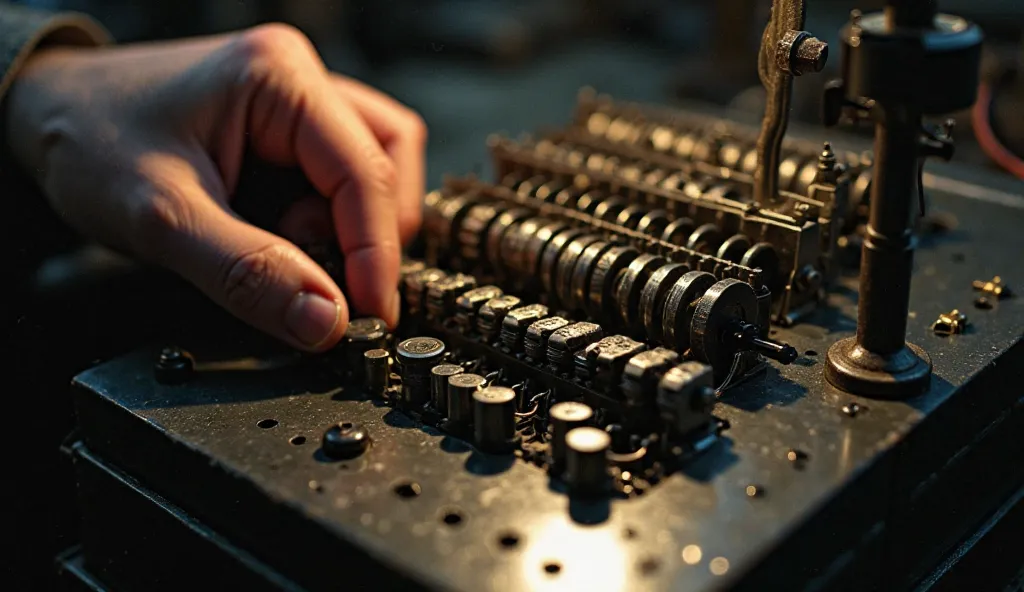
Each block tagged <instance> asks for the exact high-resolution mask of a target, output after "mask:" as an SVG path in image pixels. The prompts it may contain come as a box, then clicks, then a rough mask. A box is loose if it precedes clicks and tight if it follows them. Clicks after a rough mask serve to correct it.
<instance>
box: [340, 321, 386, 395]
mask: <svg viewBox="0 0 1024 592" xmlns="http://www.w3.org/2000/svg"><path fill="white" fill-rule="evenodd" d="M387 336H388V326H387V323H385V322H384V321H382V320H381V319H377V318H373V317H366V318H362V319H354V320H352V322H350V323H349V324H348V328H347V329H346V330H345V337H344V338H343V341H342V347H343V348H344V349H345V362H346V364H347V366H348V368H349V370H350V371H351V373H352V379H353V380H355V381H361V380H363V379H364V378H366V376H365V374H364V371H365V367H364V363H363V354H365V353H366V352H368V351H370V350H371V349H384V348H386V347H387V345H388V342H387Z"/></svg>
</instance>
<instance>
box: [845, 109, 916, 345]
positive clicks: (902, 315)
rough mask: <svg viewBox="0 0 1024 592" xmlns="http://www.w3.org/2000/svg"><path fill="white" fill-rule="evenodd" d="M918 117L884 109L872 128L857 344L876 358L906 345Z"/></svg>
mask: <svg viewBox="0 0 1024 592" xmlns="http://www.w3.org/2000/svg"><path fill="white" fill-rule="evenodd" d="M920 126H921V116H920V115H918V114H916V113H915V114H910V113H907V112H906V111H902V112H901V111H900V110H896V109H889V110H886V112H885V115H884V121H883V122H880V123H878V124H877V125H876V126H875V159H876V160H875V162H877V163H879V164H880V166H877V167H875V173H874V174H875V177H874V182H873V183H872V188H871V210H870V214H869V217H868V228H867V233H866V234H867V235H866V237H865V239H864V247H863V255H862V257H863V262H862V265H861V276H860V296H859V299H858V307H857V343H858V344H859V345H861V346H863V347H864V348H865V349H866V350H868V351H870V352H872V353H876V354H882V355H886V354H891V353H895V352H897V351H899V350H900V349H902V348H903V347H904V340H905V336H906V332H907V312H908V309H909V304H910V276H911V267H912V266H913V257H914V243H915V239H914V232H913V224H912V221H911V216H912V213H913V211H914V209H913V208H914V204H915V202H916V201H915V200H916V199H917V165H918V158H919V156H918V154H919V147H918V135H919V130H920Z"/></svg>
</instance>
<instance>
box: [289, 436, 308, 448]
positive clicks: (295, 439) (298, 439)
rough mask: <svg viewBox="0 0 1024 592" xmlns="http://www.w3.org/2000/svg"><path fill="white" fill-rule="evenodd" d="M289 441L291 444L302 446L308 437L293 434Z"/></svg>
mask: <svg viewBox="0 0 1024 592" xmlns="http://www.w3.org/2000/svg"><path fill="white" fill-rule="evenodd" d="M288 442H289V443H290V444H292V445H293V446H302V445H303V444H305V443H306V437H305V436H292V437H291V439H290V440H288Z"/></svg>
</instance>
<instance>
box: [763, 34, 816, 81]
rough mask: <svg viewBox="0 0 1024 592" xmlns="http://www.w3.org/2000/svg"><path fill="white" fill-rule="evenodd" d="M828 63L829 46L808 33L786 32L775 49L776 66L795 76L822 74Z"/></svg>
mask: <svg viewBox="0 0 1024 592" xmlns="http://www.w3.org/2000/svg"><path fill="white" fill-rule="evenodd" d="M827 61H828V44H827V43H825V42H824V41H822V40H821V39H818V38H817V37H814V36H812V35H811V34H810V33H808V32H807V31H794V30H789V31H786V32H785V34H783V35H782V38H781V39H779V43H778V46H777V47H776V49H775V64H776V65H777V66H778V67H779V69H780V70H782V71H783V72H786V73H787V74H792V75H793V76H802V75H804V74H806V73H808V72H821V71H822V70H823V69H824V68H825V62H827Z"/></svg>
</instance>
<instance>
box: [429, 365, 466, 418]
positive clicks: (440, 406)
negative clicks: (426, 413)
mask: <svg viewBox="0 0 1024 592" xmlns="http://www.w3.org/2000/svg"><path fill="white" fill-rule="evenodd" d="M456 374H462V366H459V365H458V364H438V365H437V366H434V367H433V368H431V369H430V404H431V405H433V407H434V409H435V410H437V411H438V412H439V413H442V414H444V413H448V379H449V378H451V377H452V376H455V375H456Z"/></svg>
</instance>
